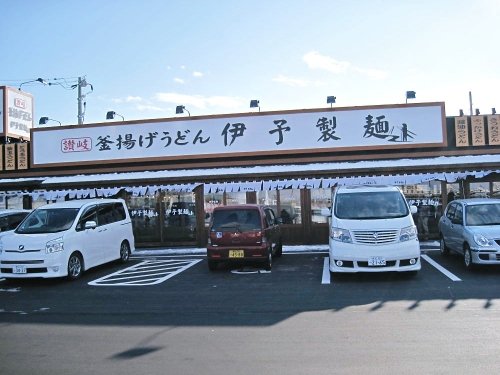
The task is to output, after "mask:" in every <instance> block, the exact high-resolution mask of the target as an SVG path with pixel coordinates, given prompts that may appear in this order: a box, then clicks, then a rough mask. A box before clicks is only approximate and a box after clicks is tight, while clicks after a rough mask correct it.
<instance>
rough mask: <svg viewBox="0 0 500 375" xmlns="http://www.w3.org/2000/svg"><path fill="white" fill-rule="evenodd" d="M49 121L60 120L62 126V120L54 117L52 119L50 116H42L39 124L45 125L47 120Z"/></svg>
mask: <svg viewBox="0 0 500 375" xmlns="http://www.w3.org/2000/svg"><path fill="white" fill-rule="evenodd" d="M49 121H55V122H58V123H59V126H61V125H62V124H61V121H58V120H54V119H51V118H48V117H40V121H38V125H45V124H46V123H47V122H49Z"/></svg>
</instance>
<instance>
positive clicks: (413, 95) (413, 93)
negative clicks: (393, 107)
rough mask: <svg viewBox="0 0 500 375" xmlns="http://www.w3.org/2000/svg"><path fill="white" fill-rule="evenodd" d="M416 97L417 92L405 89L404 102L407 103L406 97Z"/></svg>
mask: <svg viewBox="0 0 500 375" xmlns="http://www.w3.org/2000/svg"><path fill="white" fill-rule="evenodd" d="M416 97H417V93H416V92H415V91H407V92H406V103H408V99H415V98H416Z"/></svg>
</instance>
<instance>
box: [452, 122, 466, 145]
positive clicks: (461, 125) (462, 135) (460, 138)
mask: <svg viewBox="0 0 500 375" xmlns="http://www.w3.org/2000/svg"><path fill="white" fill-rule="evenodd" d="M455 144H456V146H457V147H467V146H469V127H468V126H467V116H462V117H455Z"/></svg>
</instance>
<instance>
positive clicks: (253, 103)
mask: <svg viewBox="0 0 500 375" xmlns="http://www.w3.org/2000/svg"><path fill="white" fill-rule="evenodd" d="M250 108H259V112H260V105H259V101H258V100H250Z"/></svg>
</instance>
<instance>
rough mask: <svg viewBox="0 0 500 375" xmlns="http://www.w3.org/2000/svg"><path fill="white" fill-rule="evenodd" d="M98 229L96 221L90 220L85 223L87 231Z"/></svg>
mask: <svg viewBox="0 0 500 375" xmlns="http://www.w3.org/2000/svg"><path fill="white" fill-rule="evenodd" d="M96 227H97V223H96V222H95V221H94V220H89V221H86V222H85V229H95V228H96Z"/></svg>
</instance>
